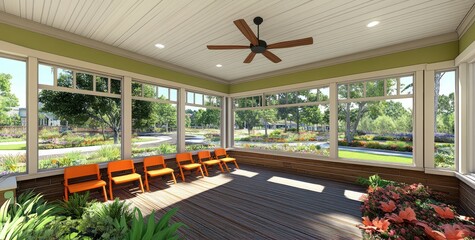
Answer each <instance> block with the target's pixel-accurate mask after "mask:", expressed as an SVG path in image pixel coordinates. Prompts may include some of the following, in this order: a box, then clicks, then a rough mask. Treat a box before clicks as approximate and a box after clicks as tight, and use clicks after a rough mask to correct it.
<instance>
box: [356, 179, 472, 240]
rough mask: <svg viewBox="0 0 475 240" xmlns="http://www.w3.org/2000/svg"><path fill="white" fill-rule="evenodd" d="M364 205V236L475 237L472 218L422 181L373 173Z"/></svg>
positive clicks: (393, 237)
mask: <svg viewBox="0 0 475 240" xmlns="http://www.w3.org/2000/svg"><path fill="white" fill-rule="evenodd" d="M360 182H361V183H365V184H367V185H369V187H368V195H367V196H366V197H365V199H364V203H363V205H362V206H361V211H362V215H363V221H362V224H361V225H359V226H358V227H359V228H361V229H363V230H364V232H363V234H364V235H363V236H364V239H438V240H439V239H440V240H441V239H475V222H474V219H473V218H470V217H465V216H461V215H460V214H458V213H457V212H456V211H455V207H454V206H451V205H448V204H445V203H443V201H442V199H443V196H441V195H440V194H437V193H434V192H432V191H431V190H430V189H429V188H428V187H426V186H423V185H422V184H412V185H408V184H401V183H396V182H392V181H387V180H384V179H381V178H380V177H378V176H371V177H370V178H369V179H367V180H366V181H363V180H360Z"/></svg>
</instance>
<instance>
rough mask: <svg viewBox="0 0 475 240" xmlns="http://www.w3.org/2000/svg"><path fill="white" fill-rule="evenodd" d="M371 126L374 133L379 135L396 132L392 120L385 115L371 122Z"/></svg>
mask: <svg viewBox="0 0 475 240" xmlns="http://www.w3.org/2000/svg"><path fill="white" fill-rule="evenodd" d="M373 126H374V132H376V133H378V134H381V135H387V134H390V133H393V132H395V131H396V124H394V121H393V120H392V118H390V117H388V116H385V115H383V116H379V117H378V118H376V120H374V121H373Z"/></svg>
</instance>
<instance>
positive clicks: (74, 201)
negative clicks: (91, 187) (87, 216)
mask: <svg viewBox="0 0 475 240" xmlns="http://www.w3.org/2000/svg"><path fill="white" fill-rule="evenodd" d="M88 201H89V191H87V192H86V193H84V194H78V193H74V194H73V195H71V196H70V197H69V201H59V203H57V206H56V209H57V211H58V214H60V215H62V216H66V217H72V218H73V219H80V218H81V217H82V215H83V213H84V211H85V209H86V208H87V207H88V206H90V205H91V204H92V203H95V202H96V200H93V201H91V202H88Z"/></svg>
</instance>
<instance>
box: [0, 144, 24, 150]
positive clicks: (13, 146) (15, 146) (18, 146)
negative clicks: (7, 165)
mask: <svg viewBox="0 0 475 240" xmlns="http://www.w3.org/2000/svg"><path fill="white" fill-rule="evenodd" d="M0 150H26V144H25V143H19V144H8V145H0Z"/></svg>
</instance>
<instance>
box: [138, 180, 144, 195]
mask: <svg viewBox="0 0 475 240" xmlns="http://www.w3.org/2000/svg"><path fill="white" fill-rule="evenodd" d="M139 183H140V189H141V190H142V193H144V192H145V191H144V190H143V183H142V178H139Z"/></svg>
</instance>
